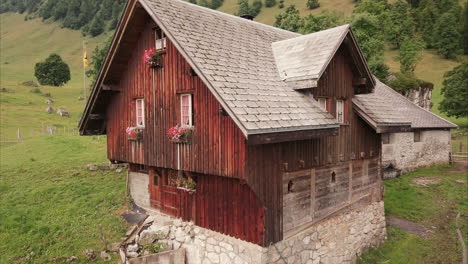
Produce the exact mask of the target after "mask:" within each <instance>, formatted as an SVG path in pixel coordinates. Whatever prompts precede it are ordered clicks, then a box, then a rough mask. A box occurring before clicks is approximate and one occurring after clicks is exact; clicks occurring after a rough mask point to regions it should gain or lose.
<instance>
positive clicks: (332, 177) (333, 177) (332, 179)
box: [331, 172, 336, 183]
mask: <svg viewBox="0 0 468 264" xmlns="http://www.w3.org/2000/svg"><path fill="white" fill-rule="evenodd" d="M331 183H336V172H332V174H331Z"/></svg>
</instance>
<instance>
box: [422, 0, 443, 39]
mask: <svg viewBox="0 0 468 264" xmlns="http://www.w3.org/2000/svg"><path fill="white" fill-rule="evenodd" d="M438 17H439V11H438V10H437V7H436V5H435V4H434V1H433V0H427V1H426V3H425V6H424V8H423V9H422V10H421V11H420V12H419V16H418V28H419V32H421V37H422V39H423V40H424V42H425V43H426V46H427V47H432V42H433V34H434V25H435V23H436V21H437V18H438Z"/></svg>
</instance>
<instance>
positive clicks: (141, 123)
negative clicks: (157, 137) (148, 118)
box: [135, 98, 145, 127]
mask: <svg viewBox="0 0 468 264" xmlns="http://www.w3.org/2000/svg"><path fill="white" fill-rule="evenodd" d="M135 102H136V126H137V127H145V100H144V99H143V98H140V99H136V100H135Z"/></svg>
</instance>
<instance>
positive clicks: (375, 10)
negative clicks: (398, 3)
mask: <svg viewBox="0 0 468 264" xmlns="http://www.w3.org/2000/svg"><path fill="white" fill-rule="evenodd" d="M387 8H388V4H387V1H385V0H362V1H360V2H359V3H358V4H357V6H356V7H355V8H354V10H353V13H355V14H356V13H364V12H366V13H369V14H371V15H374V16H380V15H382V14H383V13H385V12H386V10H387Z"/></svg>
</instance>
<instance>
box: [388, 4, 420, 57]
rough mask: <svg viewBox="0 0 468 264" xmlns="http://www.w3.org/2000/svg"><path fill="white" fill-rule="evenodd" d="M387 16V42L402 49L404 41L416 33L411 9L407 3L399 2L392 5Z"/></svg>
mask: <svg viewBox="0 0 468 264" xmlns="http://www.w3.org/2000/svg"><path fill="white" fill-rule="evenodd" d="M387 16H388V20H387V21H386V22H385V34H386V36H387V40H388V41H389V42H390V43H391V44H393V45H395V46H396V47H397V48H400V45H401V43H402V42H403V40H405V39H406V38H410V37H412V36H413V33H414V20H413V16H412V14H411V12H410V7H409V5H408V4H407V3H405V2H403V1H401V0H398V1H397V2H396V3H395V4H393V5H390V8H389V10H388V12H387Z"/></svg>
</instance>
